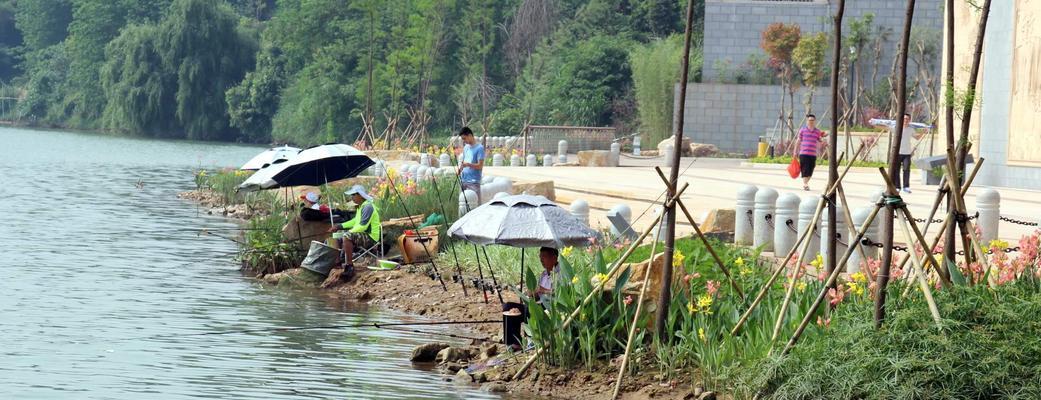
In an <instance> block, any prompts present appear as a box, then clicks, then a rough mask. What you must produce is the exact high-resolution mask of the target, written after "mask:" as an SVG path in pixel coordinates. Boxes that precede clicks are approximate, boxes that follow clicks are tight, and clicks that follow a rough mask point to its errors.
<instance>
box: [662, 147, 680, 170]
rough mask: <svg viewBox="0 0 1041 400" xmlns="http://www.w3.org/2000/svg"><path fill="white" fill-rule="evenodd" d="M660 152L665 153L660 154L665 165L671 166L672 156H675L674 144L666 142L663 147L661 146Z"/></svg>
mask: <svg viewBox="0 0 1041 400" xmlns="http://www.w3.org/2000/svg"><path fill="white" fill-rule="evenodd" d="M662 152H664V153H665V154H660V155H661V156H662V159H663V160H664V163H665V167H668V168H671V167H672V157H673V156H675V154H676V146H674V145H672V144H667V145H665V147H662Z"/></svg>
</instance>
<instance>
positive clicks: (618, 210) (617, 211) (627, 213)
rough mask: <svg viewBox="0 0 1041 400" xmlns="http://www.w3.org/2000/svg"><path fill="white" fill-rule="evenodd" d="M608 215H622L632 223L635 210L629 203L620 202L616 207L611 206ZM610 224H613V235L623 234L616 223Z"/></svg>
mask: <svg viewBox="0 0 1041 400" xmlns="http://www.w3.org/2000/svg"><path fill="white" fill-rule="evenodd" d="M607 215H608V216H611V215H617V216H619V217H621V218H622V219H624V220H625V222H626V223H632V222H631V219H632V217H633V210H632V209H631V208H629V206H628V205H625V204H619V205H616V206H614V207H611V209H610V210H609V211H607ZM610 225H611V236H614V237H619V236H622V232H619V231H618V229H617V228H615V227H614V224H610Z"/></svg>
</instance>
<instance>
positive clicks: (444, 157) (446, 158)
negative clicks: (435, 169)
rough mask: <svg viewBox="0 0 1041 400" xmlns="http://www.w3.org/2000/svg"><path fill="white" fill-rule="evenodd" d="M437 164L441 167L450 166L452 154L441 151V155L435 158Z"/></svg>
mask: <svg viewBox="0 0 1041 400" xmlns="http://www.w3.org/2000/svg"><path fill="white" fill-rule="evenodd" d="M437 166H439V167H441V168H444V167H451V166H452V156H450V155H448V153H441V156H440V157H438V158H437Z"/></svg>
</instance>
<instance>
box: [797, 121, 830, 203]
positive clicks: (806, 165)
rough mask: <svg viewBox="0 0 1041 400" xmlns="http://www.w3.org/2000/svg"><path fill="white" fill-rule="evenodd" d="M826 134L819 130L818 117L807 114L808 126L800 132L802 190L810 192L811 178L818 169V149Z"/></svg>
mask: <svg viewBox="0 0 1041 400" xmlns="http://www.w3.org/2000/svg"><path fill="white" fill-rule="evenodd" d="M824 136H827V134H826V133H824V132H823V131H821V130H820V129H817V116H815V115H813V114H806V126H804V127H802V129H800V130H799V167H800V169H801V170H802V190H810V177H812V176H813V169H814V168H815V167H817V149H818V148H819V147H820V143H821V142H822V141H823V140H824Z"/></svg>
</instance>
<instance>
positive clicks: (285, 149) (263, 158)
mask: <svg viewBox="0 0 1041 400" xmlns="http://www.w3.org/2000/svg"><path fill="white" fill-rule="evenodd" d="M297 153H300V149H298V148H296V147H291V146H281V147H272V148H270V149H267V150H264V152H262V153H260V154H257V155H256V156H253V158H251V159H250V160H249V161H246V163H245V164H242V167H241V168H239V169H241V170H247V171H257V170H260V169H263V168H264V167H266V166H268V165H271V164H275V163H278V162H282V161H286V160H289V159H291V158H293V157H295V156H296V155H297Z"/></svg>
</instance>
